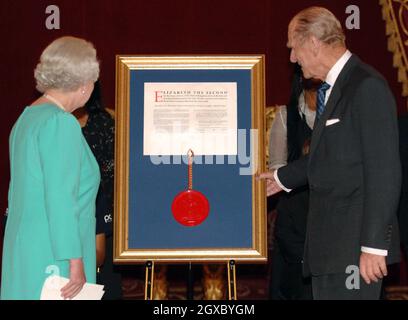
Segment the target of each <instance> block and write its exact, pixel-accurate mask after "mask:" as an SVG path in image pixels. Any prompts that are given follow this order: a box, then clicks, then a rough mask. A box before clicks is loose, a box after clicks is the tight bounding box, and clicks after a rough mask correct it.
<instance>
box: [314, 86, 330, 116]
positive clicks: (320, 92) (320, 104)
mask: <svg viewBox="0 0 408 320" xmlns="http://www.w3.org/2000/svg"><path fill="white" fill-rule="evenodd" d="M329 88H330V84H328V83H327V82H323V83H322V84H321V85H320V87H319V89H317V105H316V111H317V118H318V119H319V118H320V116H321V115H322V114H323V111H324V107H325V104H324V100H325V98H326V91H327V90H329Z"/></svg>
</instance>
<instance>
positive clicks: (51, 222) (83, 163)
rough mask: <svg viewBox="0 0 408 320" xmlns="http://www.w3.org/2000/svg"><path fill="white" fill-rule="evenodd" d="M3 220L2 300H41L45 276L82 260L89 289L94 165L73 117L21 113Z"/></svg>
mask: <svg viewBox="0 0 408 320" xmlns="http://www.w3.org/2000/svg"><path fill="white" fill-rule="evenodd" d="M10 170H11V179H10V185H9V195H8V205H9V208H8V209H9V214H8V219H7V225H6V231H5V236H4V248H3V260H2V264H3V265H2V277H1V299H3V300H9V299H18V300H26V299H29V300H36V299H40V295H41V289H42V286H43V283H44V281H45V279H46V278H47V277H48V276H50V275H58V274H59V275H60V276H63V277H67V278H69V259H73V258H82V259H83V263H84V267H85V275H86V280H87V282H91V283H95V280H96V279H95V278H96V257H95V256H96V249H95V198H96V193H97V191H98V187H99V181H100V173H99V168H98V164H97V162H96V160H95V158H94V156H93V154H92V152H91V150H90V149H89V147H88V144H87V143H86V140H85V138H84V137H83V135H82V132H81V128H80V126H79V123H78V121H77V120H76V118H75V117H74V116H73V115H71V114H70V113H67V112H65V111H63V110H62V109H59V108H58V107H57V106H55V105H53V104H42V105H38V106H34V107H27V108H25V110H24V111H23V113H22V114H21V115H20V117H19V118H18V120H17V122H16V123H15V125H14V127H13V129H12V132H11V134H10Z"/></svg>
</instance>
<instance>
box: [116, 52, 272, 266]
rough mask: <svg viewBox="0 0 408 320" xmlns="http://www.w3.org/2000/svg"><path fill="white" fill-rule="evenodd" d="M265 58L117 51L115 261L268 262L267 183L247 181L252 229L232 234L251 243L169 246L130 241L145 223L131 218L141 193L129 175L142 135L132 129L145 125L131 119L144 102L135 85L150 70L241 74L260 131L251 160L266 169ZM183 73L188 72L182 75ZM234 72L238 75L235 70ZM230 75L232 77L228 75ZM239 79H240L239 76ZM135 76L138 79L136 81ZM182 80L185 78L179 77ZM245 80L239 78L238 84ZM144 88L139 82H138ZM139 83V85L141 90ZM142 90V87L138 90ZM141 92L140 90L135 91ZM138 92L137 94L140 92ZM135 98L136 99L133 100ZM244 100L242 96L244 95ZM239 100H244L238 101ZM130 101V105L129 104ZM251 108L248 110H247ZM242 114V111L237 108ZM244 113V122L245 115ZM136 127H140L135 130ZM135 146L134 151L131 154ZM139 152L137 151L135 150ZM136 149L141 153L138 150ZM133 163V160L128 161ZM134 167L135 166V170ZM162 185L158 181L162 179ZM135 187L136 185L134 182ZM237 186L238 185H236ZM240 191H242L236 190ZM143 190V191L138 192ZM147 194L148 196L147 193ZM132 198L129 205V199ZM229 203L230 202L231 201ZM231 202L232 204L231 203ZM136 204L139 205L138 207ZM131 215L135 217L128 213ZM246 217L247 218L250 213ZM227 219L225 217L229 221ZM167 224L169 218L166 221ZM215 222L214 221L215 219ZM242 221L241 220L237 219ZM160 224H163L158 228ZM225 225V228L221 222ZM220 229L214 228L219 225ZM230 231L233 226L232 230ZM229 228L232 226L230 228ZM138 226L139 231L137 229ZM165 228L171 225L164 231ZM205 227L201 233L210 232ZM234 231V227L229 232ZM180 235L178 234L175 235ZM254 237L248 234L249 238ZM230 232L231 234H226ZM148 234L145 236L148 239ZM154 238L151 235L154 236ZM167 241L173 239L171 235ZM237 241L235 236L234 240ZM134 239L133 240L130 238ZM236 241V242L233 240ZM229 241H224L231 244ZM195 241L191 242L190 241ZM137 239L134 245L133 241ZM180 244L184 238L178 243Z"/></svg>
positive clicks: (253, 124) (254, 123) (252, 178)
mask: <svg viewBox="0 0 408 320" xmlns="http://www.w3.org/2000/svg"><path fill="white" fill-rule="evenodd" d="M264 61H265V57H264V56H263V55H205V56H188V55H185V56H137V55H117V57H116V112H115V114H116V117H115V123H116V136H115V206H114V210H115V212H114V262H115V263H119V264H134V263H144V262H146V261H156V262H171V263H177V262H186V261H188V262H203V263H205V262H212V263H213V262H224V261H229V260H236V261H237V262H247V263H254V262H266V261H267V223H266V221H267V219H266V214H267V212H266V193H265V185H264V183H263V182H259V181H257V180H256V179H255V176H254V175H252V176H250V177H248V178H246V179H247V180H245V181H247V185H249V186H250V189H248V191H249V194H250V195H249V197H250V198H251V203H250V204H248V203H247V205H248V207H250V208H251V210H250V211H251V212H249V213H243V215H245V216H244V220H245V219H248V221H250V225H251V226H250V227H247V229H248V230H247V229H245V227H246V226H244V225H243V226H242V228H243V230H245V232H243V234H246V235H247V236H246V238H247V239H243V240H242V239H239V237H236V234H235V233H234V234H233V236H232V238H234V237H236V238H237V240H236V241H237V243H240V241H241V240H242V243H245V244H247V245H243V246H240V245H239V244H238V245H233V246H231V245H226V246H223V243H217V245H215V246H204V247H202V246H201V245H200V246H197V247H194V246H192V247H191V246H189V245H188V243H186V246H185V247H184V246H183V245H177V244H176V245H174V246H173V247H171V248H166V247H165V246H162V245H157V244H152V245H151V246H150V245H149V242H148V241H147V240H146V241H147V243H145V242H143V246H140V247H138V243H137V241H136V240H132V239H133V238H132V237H134V238H135V237H136V236H134V232H135V231H134V230H133V228H136V227H134V226H135V225H137V228H142V227H141V226H140V224H143V221H140V220H139V221H138V220H137V218H135V216H133V214H135V213H134V211H137V210H138V209H134V210H133V209H132V211H131V210H130V206H131V205H133V202H132V201H135V200H134V199H135V197H138V196H140V194H139V193H140V192H142V191H141V190H140V189H141V188H137V187H136V188H133V185H132V183H133V182H132V181H134V179H133V176H132V177H130V174H131V172H130V171H131V169H132V168H134V166H139V164H137V162H136V160H130V156H132V157H133V156H134V154H135V150H133V149H132V148H134V147H132V146H133V144H132V146H131V145H130V144H131V143H133V142H132V141H133V140H132V139H134V136H135V135H140V134H142V133H140V132H136V133H134V132H132V130H136V131H137V130H140V126H142V123H133V122H138V121H140V120H134V119H138V118H137V117H135V116H133V115H132V112H136V111H134V110H140V109H139V108H143V106H142V105H140V104H141V103H142V102H141V101H142V100H138V101H139V102H140V103H136V102H135V101H136V100H137V99H140V97H139V96H140V94H141V92H139V91H140V89H135V88H136V85H135V83H136V81H141V82H143V81H145V80H143V79H142V80H140V79H141V78H142V77H143V76H145V75H146V74H147V75H148V76H149V75H150V74H152V75H154V76H157V74H158V77H160V74H163V75H165V76H167V75H171V78H172V79H173V78H174V73H175V74H176V76H177V75H178V74H181V77H184V78H183V79H184V80H183V81H185V79H186V77H187V78H188V77H193V78H194V77H195V75H196V74H198V76H197V77H198V81H199V77H200V76H201V74H202V72H203V71H204V73H205V74H206V76H207V74H208V76H207V77H210V78H211V77H214V78H216V77H217V76H218V75H221V76H225V77H232V78H233V77H234V74H237V75H238V76H239V77H241V78H242V79H243V80H242V82H243V83H245V84H246V86H245V88H249V89H248V90H244V91H249V92H243V93H242V94H243V95H245V97H246V98H247V101H248V106H247V108H241V109H243V110H244V109H245V111H243V113H245V114H244V115H249V114H250V119H249V120H247V121H248V126H250V128H245V129H252V130H256V132H257V139H255V141H254V145H253V148H254V152H253V154H251V158H252V160H251V161H252V162H253V163H254V164H255V167H256V170H255V171H254V172H253V173H258V172H262V171H265V168H266V165H265V147H264V145H265V137H264V135H265V132H266V131H265V92H264V88H265V71H264V69H265V62H264ZM183 72H185V73H183ZM234 72H235V73H234ZM230 73H231V74H232V76H230ZM241 78H239V79H241ZM135 79H136V80H135ZM180 81H181V80H180ZM239 81H241V80H238V82H239ZM139 87H140V86H139ZM139 87H138V88H139ZM137 90H139V91H137ZM135 91H137V92H135ZM138 92H139V94H138ZM239 95H240V92H239V91H238V100H239V99H240V96H239ZM134 97H136V98H134ZM241 100H242V99H241ZM239 101H240V100H239ZM131 104H132V105H131ZM246 109H248V110H246ZM238 113H240V110H239V111H238ZM244 115H242V116H241V115H240V114H238V117H240V116H241V118H240V119H241V120H242V119H243V118H244ZM134 128H137V129H134ZM131 149H132V154H131ZM136 151H137V150H136ZM136 153H137V152H136ZM131 161H133V162H132V164H131V163H130V162H131ZM132 170H133V169H132ZM158 183H160V182H158ZM134 185H137V183H135V184H134ZM234 187H236V188H239V186H234ZM237 191H239V192H241V191H242V190H241V189H237ZM138 192H139V193H138ZM148 196H149V195H144V197H148ZM129 201H131V204H130V202H129ZM228 201H232V200H231V199H230V200H228ZM231 203H232V202H231ZM137 207H138V205H137V204H136V207H135V208H137ZM130 214H132V216H130ZM246 215H248V216H246ZM231 220H233V218H231V219H229V220H228V219H227V221H231ZM164 223H165V222H164ZM215 223H216V222H215ZM237 224H239V222H237ZM150 225H151V224H146V225H145V226H143V231H146V228H149V227H150ZM160 227H162V226H160ZM220 227H221V226H220ZM215 229H216V228H215ZM229 229H231V228H229ZM229 229H228V230H229ZM139 230H140V229H139ZM163 230H167V229H163ZM205 232H207V233H208V235H209V237H211V238H213V236H218V237H220V239H221V240H220V242H223V240H222V237H221V236H220V235H219V233H217V234H213V235H211V234H210V233H211V231H210V230H207V231H205ZM205 232H204V231H203V234H204V235H206V234H207V233H205ZM231 232H232V231H231ZM151 233H156V236H155V237H154V241H157V239H156V238H157V237H160V235H161V234H162V233H163V232H160V230H157V226H156V227H152V230H151V231H150V232H149V233H147V234H148V235H149V234H151ZM177 235H178V234H177ZM186 235H187V236H186V240H185V241H186V242H189V239H188V236H189V235H190V236H191V237H193V236H192V235H194V233H192V232H190V231H189V232H188V233H187V232H186ZM249 235H250V236H249ZM226 236H228V232H227V233H226ZM203 238H204V239H203V242H205V237H203ZM145 239H146V237H144V238H143V241H145ZM152 239H153V238H152ZM167 239H171V237H169V236H167ZM234 239H235V238H234ZM131 241H132V243H131V244H130V242H131ZM231 241H235V240H231ZM231 241H230V239H229V240H228V241H226V243H228V244H229V243H232V242H231ZM190 242H192V241H190ZM135 243H136V245H135ZM179 243H181V244H182V242H179Z"/></svg>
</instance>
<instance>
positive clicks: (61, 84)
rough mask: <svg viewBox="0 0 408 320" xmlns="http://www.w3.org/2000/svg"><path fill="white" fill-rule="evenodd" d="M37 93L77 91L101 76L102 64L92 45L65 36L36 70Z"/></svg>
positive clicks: (42, 55) (47, 50)
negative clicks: (53, 90) (51, 90)
mask: <svg viewBox="0 0 408 320" xmlns="http://www.w3.org/2000/svg"><path fill="white" fill-rule="evenodd" d="M34 77H35V80H36V82H37V90H38V91H40V92H45V91H47V90H49V89H58V90H63V91H75V90H77V89H78V88H80V87H81V86H82V85H85V84H87V83H89V82H95V81H96V80H97V79H98V77H99V62H98V60H97V57H96V50H95V48H94V46H93V45H92V43H90V42H88V41H85V40H84V39H80V38H75V37H61V38H58V39H56V40H54V41H53V42H52V43H51V44H50V45H48V46H47V48H45V50H44V51H43V53H42V54H41V57H40V62H39V63H38V65H37V67H36V68H35V70H34Z"/></svg>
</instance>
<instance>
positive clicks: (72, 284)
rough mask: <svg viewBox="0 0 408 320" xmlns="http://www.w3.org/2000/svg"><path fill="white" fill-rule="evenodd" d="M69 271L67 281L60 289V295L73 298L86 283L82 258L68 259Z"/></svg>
mask: <svg viewBox="0 0 408 320" xmlns="http://www.w3.org/2000/svg"><path fill="white" fill-rule="evenodd" d="M69 271H70V276H69V282H68V283H67V284H66V285H65V286H64V287H63V288H62V289H61V296H62V297H63V298H64V299H72V298H74V297H75V296H76V295H77V294H78V293H79V292H80V291H81V290H82V288H83V286H84V284H85V283H86V278H85V272H84V264H83V262H82V259H71V260H69Z"/></svg>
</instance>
